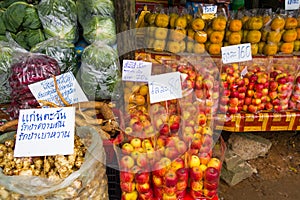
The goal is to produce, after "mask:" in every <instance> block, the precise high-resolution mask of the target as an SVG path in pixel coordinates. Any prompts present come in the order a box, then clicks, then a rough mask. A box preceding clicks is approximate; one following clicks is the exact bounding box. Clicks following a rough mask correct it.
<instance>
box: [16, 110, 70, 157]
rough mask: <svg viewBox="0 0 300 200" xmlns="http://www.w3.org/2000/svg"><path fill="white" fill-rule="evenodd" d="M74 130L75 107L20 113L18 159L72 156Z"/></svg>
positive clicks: (17, 143) (23, 111)
mask: <svg viewBox="0 0 300 200" xmlns="http://www.w3.org/2000/svg"><path fill="white" fill-rule="evenodd" d="M74 127H75V108H74V107H61V108H43V109H24V110H20V115H19V123H18V129H17V137H16V145H15V150H14V157H29V156H50V155H57V154H59V155H69V154H72V153H73V151H74V149H73V148H74Z"/></svg>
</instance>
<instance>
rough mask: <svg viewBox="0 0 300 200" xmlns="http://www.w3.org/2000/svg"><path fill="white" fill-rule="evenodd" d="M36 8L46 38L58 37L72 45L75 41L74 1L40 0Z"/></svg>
mask: <svg viewBox="0 0 300 200" xmlns="http://www.w3.org/2000/svg"><path fill="white" fill-rule="evenodd" d="M37 8H38V14H39V17H40V20H41V22H42V25H43V27H44V32H45V36H46V38H50V37H60V38H62V39H66V40H69V41H71V42H74V43H75V42H76V41H77V39H78V29H77V10H76V9H77V8H76V3H75V2H74V0H42V1H41V2H40V3H39V4H38V7H37Z"/></svg>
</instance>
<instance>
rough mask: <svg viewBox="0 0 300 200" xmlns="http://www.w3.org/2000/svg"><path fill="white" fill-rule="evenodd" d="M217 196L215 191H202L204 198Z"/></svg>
mask: <svg viewBox="0 0 300 200" xmlns="http://www.w3.org/2000/svg"><path fill="white" fill-rule="evenodd" d="M217 194H218V191H217V190H208V189H203V195H204V196H205V197H209V198H212V197H214V196H216V195H217Z"/></svg>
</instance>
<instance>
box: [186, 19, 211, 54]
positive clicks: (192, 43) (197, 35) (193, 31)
mask: <svg viewBox="0 0 300 200" xmlns="http://www.w3.org/2000/svg"><path fill="white" fill-rule="evenodd" d="M205 26H206V22H205V21H204V20H203V19H202V18H201V17H196V18H194V19H193V20H192V21H191V24H190V26H189V29H188V30H187V36H188V37H187V40H188V41H187V51H188V52H189V53H199V54H201V53H204V52H205V42H206V41H207V33H206V32H205V31H204V28H205Z"/></svg>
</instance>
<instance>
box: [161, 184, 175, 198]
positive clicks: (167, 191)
mask: <svg viewBox="0 0 300 200" xmlns="http://www.w3.org/2000/svg"><path fill="white" fill-rule="evenodd" d="M176 190H177V188H176V185H175V186H173V187H167V186H164V187H163V199H164V195H167V196H171V195H174V194H175V196H176Z"/></svg>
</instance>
